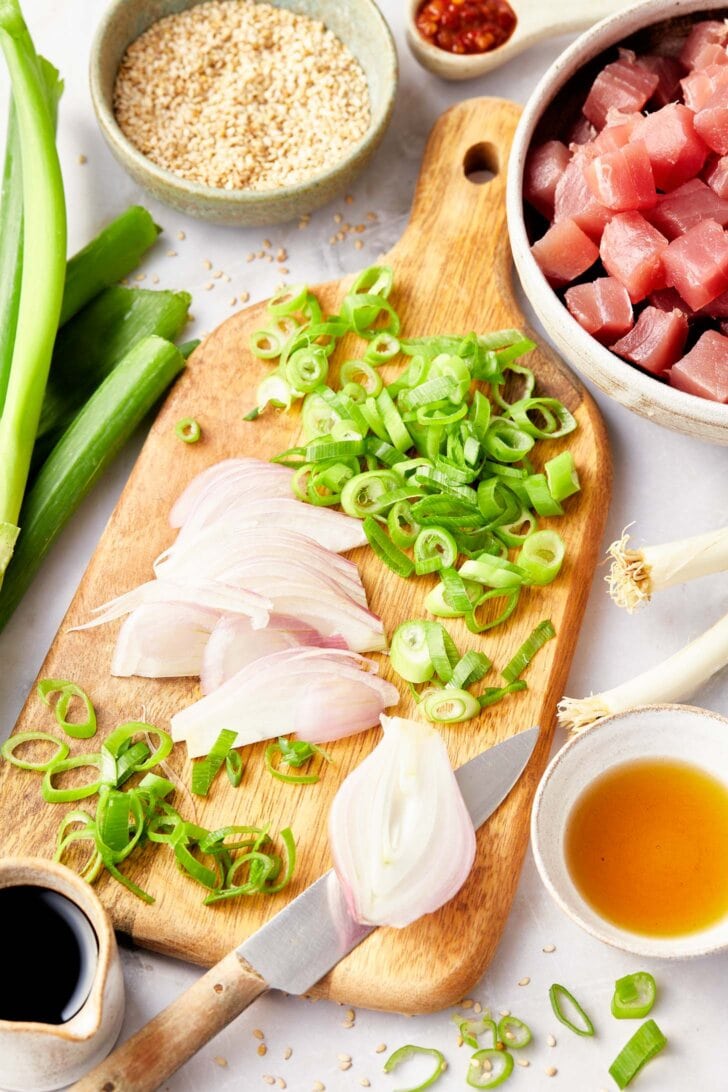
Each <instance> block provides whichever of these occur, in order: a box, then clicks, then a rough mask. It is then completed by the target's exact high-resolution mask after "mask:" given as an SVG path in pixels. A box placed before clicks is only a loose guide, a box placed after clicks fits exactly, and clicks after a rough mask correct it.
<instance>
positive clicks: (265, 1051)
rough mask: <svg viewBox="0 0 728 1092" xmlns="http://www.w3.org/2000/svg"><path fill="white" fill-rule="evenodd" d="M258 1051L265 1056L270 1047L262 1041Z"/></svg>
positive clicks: (262, 1056)
mask: <svg viewBox="0 0 728 1092" xmlns="http://www.w3.org/2000/svg"><path fill="white" fill-rule="evenodd" d="M258 1053H259V1054H260V1056H261V1058H264V1057H265V1055H266V1054H267V1053H268V1047H267V1046H266V1045H265V1043H261V1044H260V1045H259V1047H258Z"/></svg>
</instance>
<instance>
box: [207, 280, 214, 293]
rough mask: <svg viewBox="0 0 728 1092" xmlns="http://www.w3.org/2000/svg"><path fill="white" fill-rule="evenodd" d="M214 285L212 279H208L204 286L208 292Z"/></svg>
mask: <svg viewBox="0 0 728 1092" xmlns="http://www.w3.org/2000/svg"><path fill="white" fill-rule="evenodd" d="M214 287H215V285H214V284H213V283H212V281H208V282H207V284H206V285H205V286H204V288H205V291H206V292H210V291H211V290H212V289H213V288H214Z"/></svg>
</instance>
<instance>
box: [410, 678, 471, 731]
mask: <svg viewBox="0 0 728 1092" xmlns="http://www.w3.org/2000/svg"><path fill="white" fill-rule="evenodd" d="M422 711H423V713H424V715H425V716H426V717H427V719H428V720H430V721H433V723H435V724H460V723H462V721H465V720H470V719H471V717H475V716H477V714H478V713H479V712H480V702H479V701H478V699H477V698H476V697H474V695H473V694H470V693H469V692H468V691H467V690H455V689H451V688H450V687H447V688H446V689H444V690H430V691H428V692H427V693H426V694H424V695H423V697H422Z"/></svg>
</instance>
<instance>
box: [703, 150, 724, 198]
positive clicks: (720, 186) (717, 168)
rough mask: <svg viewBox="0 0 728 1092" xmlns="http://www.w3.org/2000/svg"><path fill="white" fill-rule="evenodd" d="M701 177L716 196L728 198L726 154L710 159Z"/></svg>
mask: <svg viewBox="0 0 728 1092" xmlns="http://www.w3.org/2000/svg"><path fill="white" fill-rule="evenodd" d="M703 178H704V179H705V181H706V182H707V183H708V185H709V186H710V188H711V190H715V192H716V193H717V194H718V197H722V198H724V199H725V200H728V155H724V156H721V158H720V159H711V160H710V162H709V163H708V165H707V166H706V168H705V170H704V171H703Z"/></svg>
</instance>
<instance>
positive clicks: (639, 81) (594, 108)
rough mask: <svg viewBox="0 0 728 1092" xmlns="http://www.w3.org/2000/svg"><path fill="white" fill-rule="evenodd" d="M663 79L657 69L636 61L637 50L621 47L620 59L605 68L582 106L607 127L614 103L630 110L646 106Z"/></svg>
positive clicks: (596, 122)
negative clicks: (651, 69) (648, 69)
mask: <svg viewBox="0 0 728 1092" xmlns="http://www.w3.org/2000/svg"><path fill="white" fill-rule="evenodd" d="M659 82H660V80H659V77H658V76H657V75H656V73H654V72H648V71H647V69H646V68H643V67H642V66H641V65H639V64H637V63H636V60H635V56H634V53H629V52H628V51H627V50H621V51H620V58H619V60H618V61H613V62H612V64H608V65H607V66H606V68H603V69H602V71H601V72H600V73H599V75H598V76H597V78H596V79H595V81H594V83H593V84H592V87H591V90H590V92H589V94H588V95H587V99H586V102H585V103H584V105H583V107H582V111H583V113H584V116H585V117H586V118H588V120H589V121H590V122H591V123H592V124H593V125H595V126H596V127H597V129H603V128H604V125H605V124H606V121H607V113H608V111H609V109H610V107H615V108H616V109H617V110H623V111H625V112H626V113H631V112H633V111H635V110H642V109H643V107H644V106H645V104H646V102H647V100H648V99H650V98H651V97H652V96H653V95H654V93H655V91H656V89H657V85H658V83H659Z"/></svg>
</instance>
